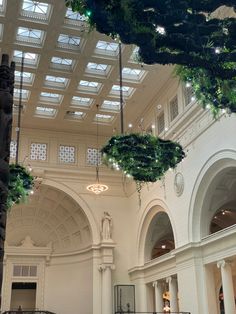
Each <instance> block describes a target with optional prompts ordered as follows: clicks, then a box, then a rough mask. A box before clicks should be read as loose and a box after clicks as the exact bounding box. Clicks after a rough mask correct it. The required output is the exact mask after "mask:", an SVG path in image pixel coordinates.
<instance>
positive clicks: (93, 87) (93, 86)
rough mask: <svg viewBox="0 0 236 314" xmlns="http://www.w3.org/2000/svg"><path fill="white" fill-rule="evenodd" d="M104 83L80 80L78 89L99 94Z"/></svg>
mask: <svg viewBox="0 0 236 314" xmlns="http://www.w3.org/2000/svg"><path fill="white" fill-rule="evenodd" d="M101 86H102V84H101V83H98V82H93V81H85V80H80V82H79V85H78V90H79V91H80V92H83V93H91V94H98V93H99V92H100V89H101Z"/></svg>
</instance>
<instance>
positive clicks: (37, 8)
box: [22, 0, 49, 15]
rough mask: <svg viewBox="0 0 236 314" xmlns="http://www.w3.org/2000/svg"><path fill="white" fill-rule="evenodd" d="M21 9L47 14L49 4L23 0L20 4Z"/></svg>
mask: <svg viewBox="0 0 236 314" xmlns="http://www.w3.org/2000/svg"><path fill="white" fill-rule="evenodd" d="M22 10H23V11H28V12H32V13H38V14H43V15H47V13H48V10H49V4H48V3H44V2H39V1H33V0H24V1H23V4H22Z"/></svg>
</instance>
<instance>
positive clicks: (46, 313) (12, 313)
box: [2, 310, 55, 314]
mask: <svg viewBox="0 0 236 314" xmlns="http://www.w3.org/2000/svg"><path fill="white" fill-rule="evenodd" d="M2 314H55V313H53V312H49V311H43V310H35V311H28V310H14V311H5V312H3V313H2Z"/></svg>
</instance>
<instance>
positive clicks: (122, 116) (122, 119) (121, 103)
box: [119, 41, 124, 134]
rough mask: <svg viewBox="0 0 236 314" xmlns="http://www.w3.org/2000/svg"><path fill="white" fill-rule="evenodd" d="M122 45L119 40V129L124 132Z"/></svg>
mask: <svg viewBox="0 0 236 314" xmlns="http://www.w3.org/2000/svg"><path fill="white" fill-rule="evenodd" d="M121 52H122V45H121V41H119V74H120V129H121V134H123V133H124V110H123V109H124V108H123V107H124V101H123V78H122V53H121Z"/></svg>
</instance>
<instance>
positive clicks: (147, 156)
mask: <svg viewBox="0 0 236 314" xmlns="http://www.w3.org/2000/svg"><path fill="white" fill-rule="evenodd" d="M101 152H102V156H103V161H104V163H105V164H106V165H108V166H109V167H111V168H112V169H117V170H119V169H120V170H122V171H123V172H124V174H125V175H126V176H128V177H132V178H133V179H134V180H135V182H136V183H137V187H139V188H141V186H142V184H143V183H145V182H156V181H157V180H159V179H161V178H162V177H163V175H164V174H165V172H166V171H167V170H168V169H170V168H175V167H176V165H177V164H178V163H179V162H180V161H181V160H182V159H183V158H184V157H185V153H184V151H183V149H182V147H181V145H180V144H178V143H175V142H172V141H170V140H162V139H160V138H158V137H156V136H153V135H151V134H136V133H132V134H125V135H116V136H113V137H112V138H111V139H110V140H109V141H108V143H107V144H106V145H105V146H104V147H103V148H102V149H101Z"/></svg>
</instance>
